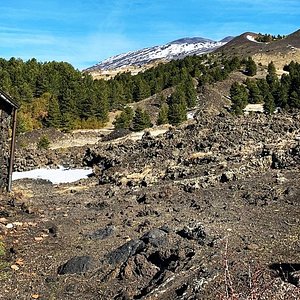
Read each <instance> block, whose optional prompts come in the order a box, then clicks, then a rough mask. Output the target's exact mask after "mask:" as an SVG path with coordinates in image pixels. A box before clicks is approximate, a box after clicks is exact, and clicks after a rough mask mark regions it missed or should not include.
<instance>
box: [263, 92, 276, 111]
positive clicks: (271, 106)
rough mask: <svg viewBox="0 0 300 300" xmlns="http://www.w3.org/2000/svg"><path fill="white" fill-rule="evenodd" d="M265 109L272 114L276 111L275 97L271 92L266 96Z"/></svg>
mask: <svg viewBox="0 0 300 300" xmlns="http://www.w3.org/2000/svg"><path fill="white" fill-rule="evenodd" d="M264 111H265V113H267V114H272V113H273V112H274V111H275V102H274V97H273V96H272V94H271V93H270V92H268V93H267V94H266V95H265V97H264Z"/></svg>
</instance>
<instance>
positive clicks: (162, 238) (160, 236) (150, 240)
mask: <svg viewBox="0 0 300 300" xmlns="http://www.w3.org/2000/svg"><path fill="white" fill-rule="evenodd" d="M167 235H168V234H167V233H166V232H165V231H163V230H160V229H153V230H151V231H149V232H147V233H145V234H144V235H143V236H142V237H141V240H142V241H143V242H145V243H146V244H150V245H152V246H154V247H159V246H161V245H163V244H164V243H167Z"/></svg>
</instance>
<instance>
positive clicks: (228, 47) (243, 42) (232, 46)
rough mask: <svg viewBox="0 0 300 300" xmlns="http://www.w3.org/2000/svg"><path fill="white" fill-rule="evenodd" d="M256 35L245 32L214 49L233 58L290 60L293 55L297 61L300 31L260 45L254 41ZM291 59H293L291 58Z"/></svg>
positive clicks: (299, 49)
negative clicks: (284, 58)
mask: <svg viewBox="0 0 300 300" xmlns="http://www.w3.org/2000/svg"><path fill="white" fill-rule="evenodd" d="M256 36H257V34H256V33H253V32H245V33H243V34H241V35H240V36H237V37H236V38H234V39H232V40H231V41H229V42H228V43H227V44H225V45H223V46H222V47H219V48H218V49H216V52H217V53H218V52H219V53H220V52H221V53H223V54H225V55H229V56H233V55H237V56H241V57H247V56H256V57H259V56H265V55H267V56H270V57H271V56H273V57H275V56H278V55H279V56H282V57H283V56H286V57H287V59H288V60H291V55H290V54H296V55H294V59H296V60H298V56H299V53H300V30H298V31H296V32H294V33H291V34H290V35H288V36H287V37H285V38H283V39H281V40H275V41H272V42H270V43H261V42H257V41H256V40H255V38H256ZM292 59H293V57H292Z"/></svg>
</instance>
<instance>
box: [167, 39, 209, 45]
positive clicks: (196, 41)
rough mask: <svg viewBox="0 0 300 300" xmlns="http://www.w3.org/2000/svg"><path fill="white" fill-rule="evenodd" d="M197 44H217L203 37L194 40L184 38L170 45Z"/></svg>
mask: <svg viewBox="0 0 300 300" xmlns="http://www.w3.org/2000/svg"><path fill="white" fill-rule="evenodd" d="M197 43H215V41H213V40H210V39H206V38H202V37H192V38H190V37H187V38H182V39H178V40H175V41H173V42H170V43H169V45H172V44H197Z"/></svg>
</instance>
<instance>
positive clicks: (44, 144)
mask: <svg viewBox="0 0 300 300" xmlns="http://www.w3.org/2000/svg"><path fill="white" fill-rule="evenodd" d="M49 146H50V141H49V138H48V137H47V136H46V135H43V136H42V137H41V138H40V140H39V141H38V143H37V148H38V149H40V150H41V149H49Z"/></svg>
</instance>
